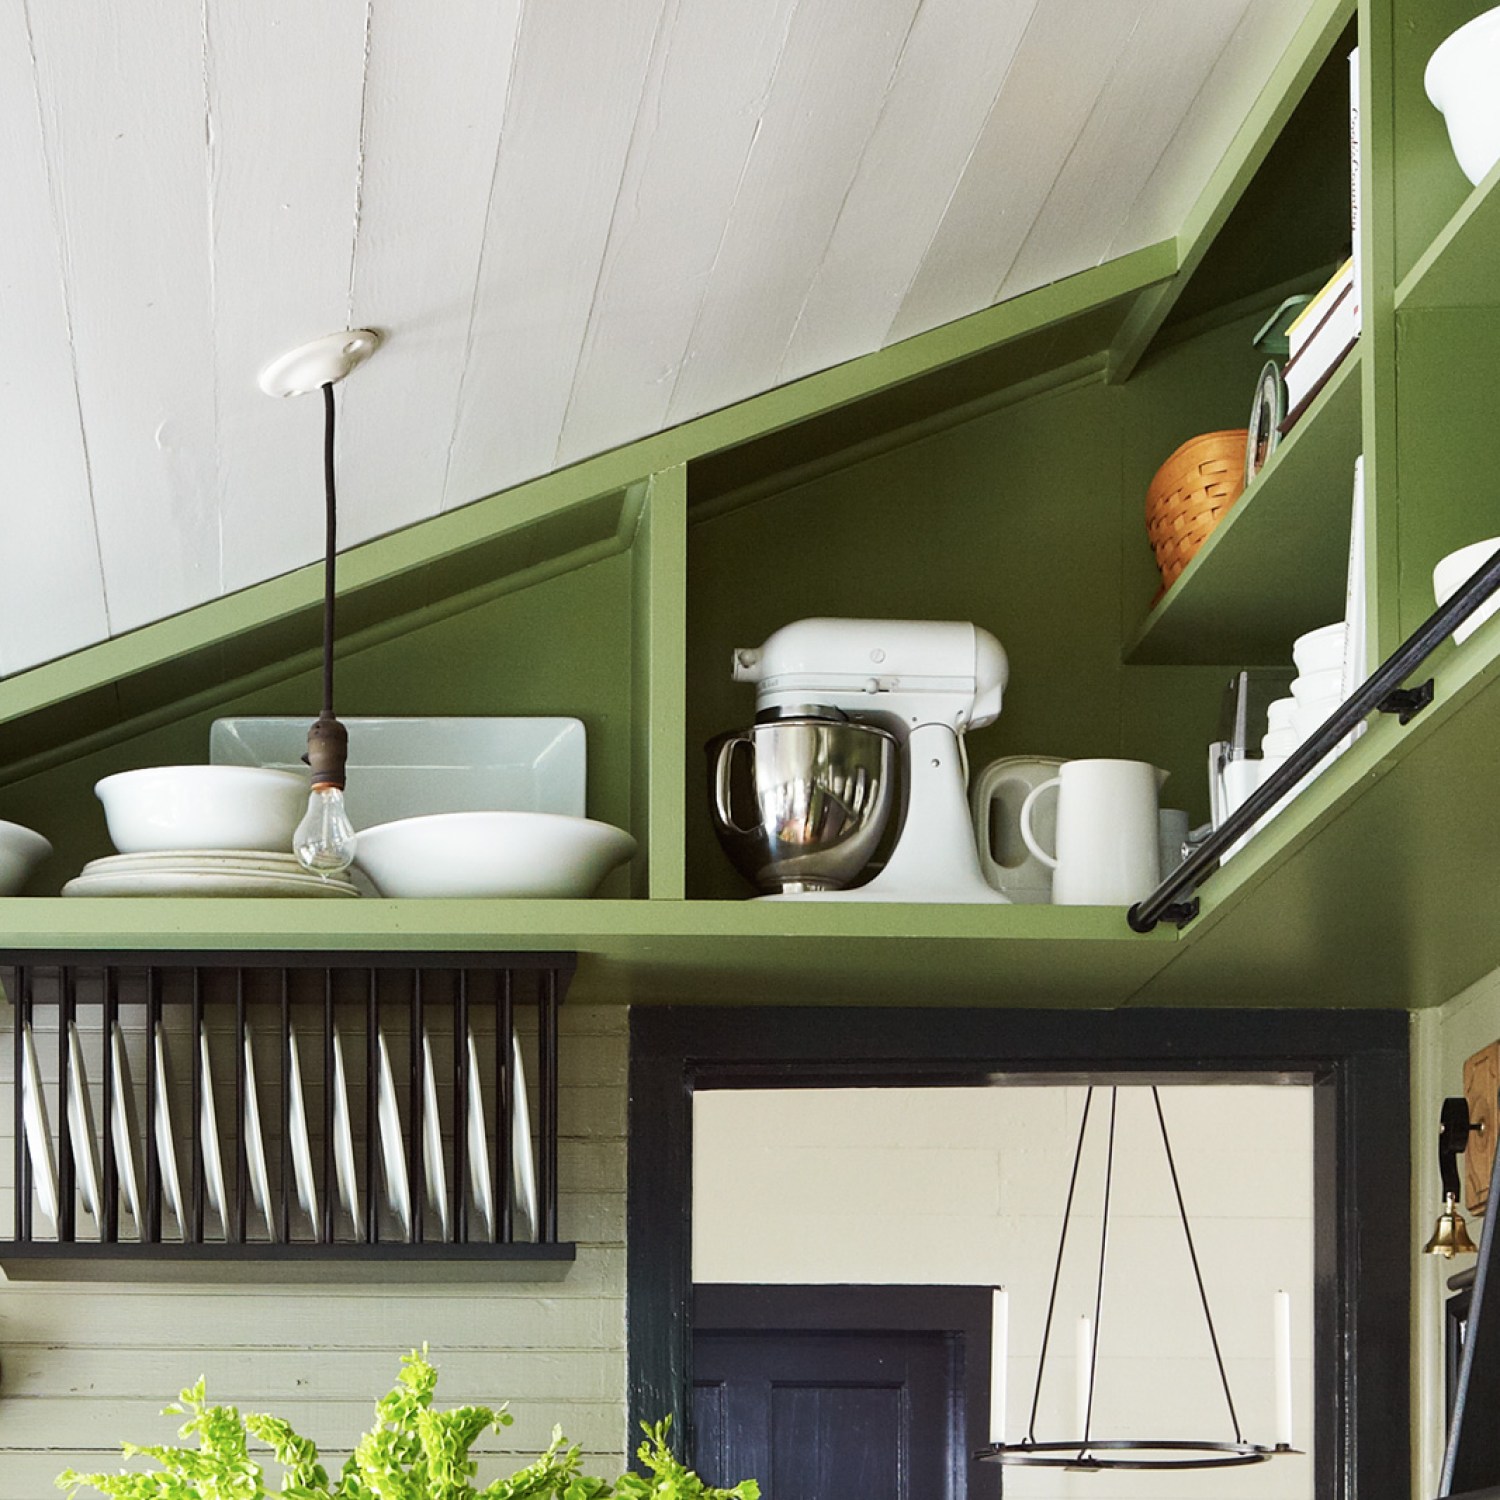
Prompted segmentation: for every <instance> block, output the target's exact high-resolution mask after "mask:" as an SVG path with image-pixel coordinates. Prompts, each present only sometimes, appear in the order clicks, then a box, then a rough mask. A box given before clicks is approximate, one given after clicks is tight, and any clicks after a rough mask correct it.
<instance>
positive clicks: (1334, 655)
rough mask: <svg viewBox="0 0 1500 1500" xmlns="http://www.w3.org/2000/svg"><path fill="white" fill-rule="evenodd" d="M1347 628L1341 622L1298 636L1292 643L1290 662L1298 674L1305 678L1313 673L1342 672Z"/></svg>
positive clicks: (1322, 626) (1336, 621)
mask: <svg viewBox="0 0 1500 1500" xmlns="http://www.w3.org/2000/svg"><path fill="white" fill-rule="evenodd" d="M1348 635H1349V628H1348V626H1347V625H1346V624H1345V623H1344V622H1343V621H1342V620H1335V621H1334V623H1333V624H1332V625H1320V626H1319V627H1318V628H1317V629H1316V630H1309V631H1308V632H1307V634H1306V635H1299V636H1298V637H1297V639H1296V640H1295V641H1293V642H1292V660H1293V662H1295V663H1296V666H1297V670H1298V672H1300V673H1302V674H1303V675H1304V676H1307V675H1308V674H1310V673H1315V672H1338V673H1340V674H1342V672H1343V670H1344V643H1345V641H1346V640H1347V639H1348Z"/></svg>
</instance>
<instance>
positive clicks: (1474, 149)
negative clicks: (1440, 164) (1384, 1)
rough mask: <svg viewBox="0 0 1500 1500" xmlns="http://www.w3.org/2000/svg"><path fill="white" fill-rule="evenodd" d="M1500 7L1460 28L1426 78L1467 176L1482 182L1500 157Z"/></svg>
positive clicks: (1434, 56)
mask: <svg viewBox="0 0 1500 1500" xmlns="http://www.w3.org/2000/svg"><path fill="white" fill-rule="evenodd" d="M1497 79H1500V7H1497V8H1496V9H1494V10H1487V11H1485V12H1484V14H1483V15H1479V16H1475V17H1474V19H1473V20H1472V21H1470V22H1469V23H1468V24H1467V25H1465V26H1460V27H1459V28H1458V30H1457V31H1455V32H1454V33H1453V34H1452V35H1451V36H1450V37H1448V39H1447V40H1446V41H1444V42H1443V43H1442V45H1441V46H1439V48H1438V49H1437V51H1436V52H1434V53H1433V54H1432V56H1431V58H1430V59H1429V60H1428V63H1427V73H1426V76H1425V78H1424V80H1423V82H1424V83H1425V85H1426V88H1427V97H1428V98H1429V99H1431V100H1432V102H1433V103H1434V104H1435V105H1437V107H1438V108H1439V109H1440V110H1442V112H1443V120H1444V122H1445V123H1446V124H1447V126H1448V139H1449V141H1451V142H1452V144H1453V154H1454V155H1455V156H1456V157H1457V158H1458V165H1459V166H1460V167H1461V168H1462V170H1463V174H1464V176H1465V177H1467V178H1468V179H1469V181H1470V182H1472V183H1474V184H1475V185H1476V186H1477V185H1478V184H1479V183H1481V182H1483V181H1484V179H1485V178H1486V177H1487V176H1488V175H1489V171H1490V168H1491V167H1493V166H1494V165H1495V163H1496V161H1497V160H1500V87H1497V86H1496V81H1497Z"/></svg>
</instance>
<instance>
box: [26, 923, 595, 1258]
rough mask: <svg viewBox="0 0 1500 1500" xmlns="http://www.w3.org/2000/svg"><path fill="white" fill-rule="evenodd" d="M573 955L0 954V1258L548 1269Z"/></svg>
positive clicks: (552, 1254) (555, 1248)
mask: <svg viewBox="0 0 1500 1500" xmlns="http://www.w3.org/2000/svg"><path fill="white" fill-rule="evenodd" d="M575 962H576V960H575V956H574V955H572V954H567V953H509V954H505V953H497V954H461V955H428V954H421V955H416V954H380V955H374V954H368V953H361V954H358V955H352V954H292V955H287V954H282V955H268V954H255V953H234V954H183V953H156V954H145V953H114V954H87V953H70V954H58V953H23V952H3V953H0V985H3V988H4V992H5V995H6V997H7V998H8V999H9V1001H10V1002H11V1008H12V1022H13V1025H12V1034H11V1048H10V1052H11V1058H10V1063H11V1068H10V1078H11V1081H12V1083H13V1084H14V1090H13V1093H14V1101H13V1102H14V1119H13V1129H14V1142H13V1146H14V1149H13V1152H12V1153H11V1157H12V1167H11V1173H10V1179H11V1181H10V1184H9V1185H10V1186H11V1187H12V1188H13V1189H14V1192H13V1201H14V1229H13V1235H12V1237H11V1239H10V1240H9V1241H6V1240H4V1239H0V1265H3V1266H4V1267H5V1269H6V1271H7V1273H8V1274H10V1275H12V1276H16V1275H22V1276H26V1275H36V1276H54V1277H55V1276H67V1277H88V1276H126V1275H134V1274H137V1273H141V1274H146V1275H150V1274H152V1272H153V1270H160V1269H162V1268H164V1267H175V1268H176V1272H177V1274H184V1273H186V1272H188V1271H189V1270H200V1269H207V1268H209V1267H212V1266H213V1265H215V1264H223V1265H226V1266H229V1267H233V1266H234V1265H235V1264H238V1263H241V1262H245V1261H276V1262H281V1263H283V1266H284V1268H286V1269H291V1268H293V1267H297V1268H301V1270H302V1271H303V1273H304V1274H323V1273H324V1272H327V1271H335V1270H337V1271H338V1273H339V1274H349V1273H351V1272H353V1273H354V1274H357V1270H356V1269H355V1268H357V1267H358V1266H359V1265H361V1264H366V1265H368V1264H369V1263H371V1262H402V1261H408V1262H427V1263H446V1264H448V1265H450V1266H454V1267H462V1266H467V1267H469V1268H471V1269H472V1270H477V1271H482V1270H484V1269H485V1268H489V1269H491V1270H498V1269H501V1268H503V1267H504V1266H505V1265H506V1264H507V1263H514V1265H515V1268H516V1270H517V1271H518V1272H519V1273H521V1274H525V1275H527V1276H534V1275H538V1274H543V1273H544V1272H543V1267H544V1266H545V1265H546V1264H547V1263H554V1272H555V1270H560V1269H564V1268H565V1265H566V1263H567V1262H569V1261H571V1260H572V1259H573V1258H574V1253H575V1247H574V1246H573V1245H572V1244H569V1243H566V1242H563V1241H560V1240H559V1239H558V1222H557V1199H558V1176H557V1163H558V1146H557V1143H558V1010H559V1007H560V1005H561V1004H562V1001H563V998H564V996H565V994H566V991H567V986H568V982H569V980H570V979H571V977H572V973H573V969H574V966H575ZM532 1017H534V1026H532V1025H531V1024H529V1023H530V1021H531V1019H532ZM518 1023H520V1024H518ZM527 1053H529V1054H530V1055H531V1057H532V1058H533V1061H532V1063H531V1066H530V1069H529V1071H530V1072H531V1074H532V1079H533V1082H532V1083H530V1084H528V1081H527V1073H528V1067H527V1063H526V1061H525V1056H524V1054H527ZM0 1185H3V1180H0Z"/></svg>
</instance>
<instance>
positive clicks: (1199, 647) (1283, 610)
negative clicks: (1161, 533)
mask: <svg viewBox="0 0 1500 1500" xmlns="http://www.w3.org/2000/svg"><path fill="white" fill-rule="evenodd" d="M1359 353H1360V351H1359V350H1358V349H1355V350H1354V351H1353V352H1352V353H1351V354H1349V355H1348V356H1347V357H1346V358H1345V360H1344V362H1343V364H1342V365H1341V366H1340V367H1339V368H1338V370H1336V371H1335V372H1334V374H1333V376H1332V378H1331V379H1330V380H1329V381H1328V384H1327V385H1326V386H1324V388H1323V390H1322V391H1321V392H1319V394H1318V396H1317V397H1316V399H1315V400H1314V401H1313V403H1312V405H1311V406H1310V407H1309V408H1308V410H1307V411H1306V412H1305V413H1304V414H1303V416H1302V418H1301V420H1300V421H1299V422H1298V423H1297V425H1296V426H1295V427H1294V428H1293V429H1292V430H1291V432H1290V433H1289V434H1288V435H1287V437H1286V439H1285V440H1284V441H1283V442H1282V443H1281V444H1280V445H1279V446H1278V447H1277V449H1276V451H1275V452H1274V453H1273V454H1272V455H1271V457H1270V460H1269V462H1267V464H1266V466H1265V468H1264V469H1263V470H1262V471H1261V472H1260V474H1258V475H1257V476H1256V479H1255V481H1254V483H1253V484H1251V485H1250V486H1249V488H1248V489H1246V491H1245V493H1244V494H1243V495H1241V496H1240V498H1239V499H1238V500H1237V501H1236V502H1235V504H1234V507H1233V508H1232V509H1231V510H1230V512H1229V514H1228V515H1227V516H1226V517H1225V518H1224V520H1223V521H1222V522H1220V524H1219V526H1218V527H1217V528H1216V529H1215V530H1214V532H1213V533H1212V534H1211V535H1210V536H1209V538H1208V540H1207V541H1206V542H1205V543H1204V544H1203V546H1202V547H1201V548H1199V550H1198V554H1197V556H1195V557H1194V558H1193V560H1192V562H1191V563H1189V564H1188V566H1187V568H1186V569H1184V571H1183V573H1182V575H1181V576H1180V577H1179V578H1178V579H1177V581H1176V583H1174V584H1173V585H1172V587H1171V588H1170V589H1169V590H1168V591H1167V593H1166V594H1165V596H1164V597H1163V598H1162V599H1161V601H1160V602H1159V603H1158V604H1157V605H1156V607H1155V608H1154V609H1153V610H1152V611H1151V613H1150V614H1149V615H1148V616H1147V617H1146V620H1145V622H1144V624H1142V626H1141V627H1140V629H1139V630H1138V631H1137V632H1136V634H1135V638H1134V639H1133V640H1131V641H1130V642H1129V644H1128V645H1127V646H1126V647H1125V652H1124V657H1125V660H1126V661H1127V662H1130V663H1132V664H1134V665H1140V666H1160V665H1179V664H1187V663H1199V664H1203V665H1210V664H1217V663H1222V664H1225V665H1230V666H1289V665H1290V663H1291V649H1292V642H1293V640H1295V639H1296V637H1297V636H1299V635H1301V634H1302V633H1303V632H1304V631H1307V630H1312V629H1314V628H1315V627H1317V626H1319V625H1325V624H1327V623H1328V621H1329V620H1336V619H1338V618H1340V617H1341V616H1342V614H1343V612H1344V589H1345V584H1346V580H1347V574H1348V567H1349V555H1348V548H1349V542H1348V537H1349V514H1350V506H1351V503H1352V495H1353V481H1354V460H1355V459H1356V458H1357V457H1358V456H1359V451H1360V380H1359V368H1360V359H1359Z"/></svg>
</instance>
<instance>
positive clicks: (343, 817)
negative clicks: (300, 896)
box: [292, 782, 358, 876]
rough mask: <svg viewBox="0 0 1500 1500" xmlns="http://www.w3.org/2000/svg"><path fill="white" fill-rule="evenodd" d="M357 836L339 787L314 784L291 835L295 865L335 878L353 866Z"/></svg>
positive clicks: (319, 783) (322, 783)
mask: <svg viewBox="0 0 1500 1500" xmlns="http://www.w3.org/2000/svg"><path fill="white" fill-rule="evenodd" d="M357 838H358V835H357V834H356V833H355V832H354V824H353V823H351V822H350V821H349V814H348V812H347V811H346V810H345V808H344V793H343V790H342V788H340V787H336V786H330V785H329V784H328V783H326V782H318V783H316V784H315V785H314V786H313V789H312V793H311V795H310V796H309V797H308V799H307V811H306V812H305V813H303V815H302V821H301V822H300V823H299V824H298V825H297V831H296V832H295V833H294V834H293V835H292V850H293V852H294V853H295V854H296V856H297V860H298V862H299V863H300V864H301V865H302V866H303V867H304V868H305V869H307V870H310V871H311V872H312V873H313V874H314V875H323V876H329V875H339V874H342V873H343V872H344V871H345V870H347V869H348V868H349V866H350V865H352V864H353V863H354V849H355V844H356V841H357Z"/></svg>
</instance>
